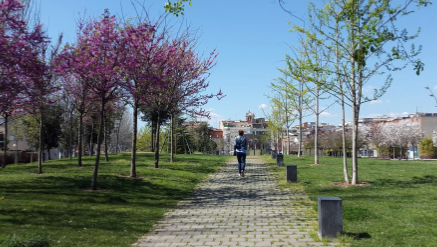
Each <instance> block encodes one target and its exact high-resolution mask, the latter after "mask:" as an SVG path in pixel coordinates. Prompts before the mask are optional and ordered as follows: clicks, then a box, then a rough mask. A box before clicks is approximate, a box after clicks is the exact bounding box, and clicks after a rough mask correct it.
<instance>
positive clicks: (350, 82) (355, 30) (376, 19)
mask: <svg viewBox="0 0 437 247" xmlns="http://www.w3.org/2000/svg"><path fill="white" fill-rule="evenodd" d="M394 2H395V1H392V0H375V1H368V0H354V1H351V0H335V1H330V2H328V3H327V4H326V5H325V8H323V9H317V8H316V7H315V5H314V4H312V3H311V4H310V8H309V9H310V18H312V14H314V16H315V18H314V21H313V19H311V25H310V26H311V29H307V28H302V27H300V26H297V25H294V28H295V30H296V31H297V32H300V33H302V34H304V35H306V36H307V37H308V38H310V39H312V40H314V42H316V43H317V44H318V45H320V46H323V47H324V48H325V49H327V51H329V52H331V54H337V55H338V56H339V57H338V61H333V64H336V65H338V64H342V66H341V67H339V66H337V67H336V69H333V70H331V71H328V72H327V73H333V74H335V75H338V74H340V75H341V77H342V78H344V79H345V80H344V81H343V84H342V85H343V86H344V87H345V88H347V90H344V89H342V88H340V87H339V84H333V83H324V84H322V85H321V86H322V87H326V88H328V89H329V90H331V91H332V92H335V93H333V94H336V95H342V96H344V99H345V100H346V101H347V102H348V104H349V105H350V106H351V107H352V123H353V135H352V138H353V142H352V144H353V148H352V184H357V183H358V182H359V180H358V159H357V158H358V156H357V150H358V147H357V144H358V120H359V114H360V109H361V105H362V104H363V103H365V102H368V101H371V100H375V99H377V98H379V97H381V96H382V95H383V94H384V92H385V91H386V90H387V89H388V87H389V86H390V83H391V80H392V79H391V77H390V75H389V76H388V77H387V79H386V82H385V83H384V85H382V86H381V88H380V89H379V90H376V91H375V93H374V95H373V97H367V96H365V95H363V87H364V85H365V84H366V83H367V82H369V80H370V79H371V78H372V77H373V76H374V75H378V74H381V73H382V72H387V71H388V72H390V71H395V70H400V69H402V68H404V67H405V64H414V68H415V70H416V73H417V74H419V73H420V71H421V70H423V63H422V62H421V61H420V60H417V59H415V57H416V56H417V55H418V54H419V52H420V48H419V49H415V47H414V45H412V47H411V50H410V51H407V50H406V49H405V44H406V43H407V42H408V41H410V40H412V39H414V38H416V37H417V34H415V35H411V36H410V35H408V33H407V31H406V30H402V31H399V29H398V28H397V26H396V21H397V20H398V18H399V17H400V16H403V15H406V14H409V13H411V11H408V8H409V6H410V5H411V4H412V3H413V2H416V3H417V5H418V6H426V5H428V4H430V2H429V1H425V0H419V1H414V0H408V1H405V2H404V3H403V4H401V5H398V3H394ZM336 27H337V28H336ZM330 30H335V32H334V33H332V32H331V31H330ZM390 45H393V46H391V47H389V46H390ZM338 49H340V50H341V51H338ZM398 62H403V65H401V66H398V64H400V63H398ZM383 68H385V69H386V70H385V71H383Z"/></svg>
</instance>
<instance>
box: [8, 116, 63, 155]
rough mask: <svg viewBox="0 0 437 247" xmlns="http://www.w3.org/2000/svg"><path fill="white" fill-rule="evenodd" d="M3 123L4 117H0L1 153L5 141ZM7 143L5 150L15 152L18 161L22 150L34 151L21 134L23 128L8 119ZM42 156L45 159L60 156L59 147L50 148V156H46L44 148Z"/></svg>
mask: <svg viewBox="0 0 437 247" xmlns="http://www.w3.org/2000/svg"><path fill="white" fill-rule="evenodd" d="M5 133H6V132H5V124H4V119H3V118H0V150H1V153H2V154H3V151H4V143H5V138H6V136H5ZM7 140H8V145H7V151H8V152H13V153H14V154H17V157H18V162H21V153H22V152H31V151H35V150H33V149H32V147H30V146H29V144H28V142H27V141H26V137H25V136H24V135H23V130H22V129H20V127H19V125H18V126H16V127H14V124H13V122H12V121H11V122H9V121H8V137H7ZM44 157H45V159H47V158H48V157H50V158H51V159H58V158H59V157H60V152H59V149H57V148H54V149H51V150H50V156H48V153H47V150H44Z"/></svg>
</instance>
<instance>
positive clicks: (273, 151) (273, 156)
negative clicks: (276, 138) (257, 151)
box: [272, 150, 276, 159]
mask: <svg viewBox="0 0 437 247" xmlns="http://www.w3.org/2000/svg"><path fill="white" fill-rule="evenodd" d="M272 159H276V151H275V150H272Z"/></svg>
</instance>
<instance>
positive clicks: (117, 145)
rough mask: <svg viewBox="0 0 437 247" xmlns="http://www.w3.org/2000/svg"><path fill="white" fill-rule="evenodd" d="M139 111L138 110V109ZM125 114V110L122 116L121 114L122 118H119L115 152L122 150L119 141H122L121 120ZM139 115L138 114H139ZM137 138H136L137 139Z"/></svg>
mask: <svg viewBox="0 0 437 247" xmlns="http://www.w3.org/2000/svg"><path fill="white" fill-rule="evenodd" d="M137 111H138V110H137ZM123 114H124V112H122V113H121V116H120V120H119V123H118V128H117V141H116V143H115V153H119V152H121V150H120V148H119V145H120V144H119V142H120V128H121V121H122V120H123ZM137 115H138V114H137ZM135 121H138V120H135ZM137 128H138V127H137ZM135 140H136V139H135ZM135 143H136V142H135Z"/></svg>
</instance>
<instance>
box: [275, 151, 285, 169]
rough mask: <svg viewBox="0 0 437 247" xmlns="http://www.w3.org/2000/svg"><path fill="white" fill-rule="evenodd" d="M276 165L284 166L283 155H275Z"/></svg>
mask: <svg viewBox="0 0 437 247" xmlns="http://www.w3.org/2000/svg"><path fill="white" fill-rule="evenodd" d="M276 165H278V166H283V165H284V155H283V154H277V155H276Z"/></svg>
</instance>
